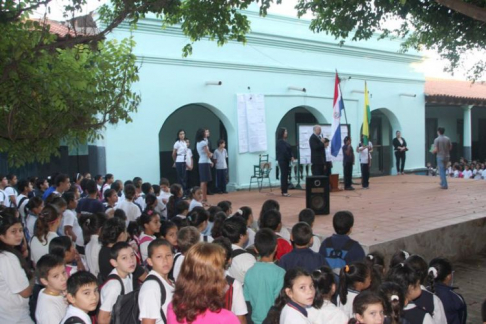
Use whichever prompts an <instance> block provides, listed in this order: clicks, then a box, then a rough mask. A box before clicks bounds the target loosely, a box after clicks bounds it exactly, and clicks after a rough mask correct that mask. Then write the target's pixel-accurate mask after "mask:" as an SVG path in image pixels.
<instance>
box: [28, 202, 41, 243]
mask: <svg viewBox="0 0 486 324" xmlns="http://www.w3.org/2000/svg"><path fill="white" fill-rule="evenodd" d="M43 208H44V200H42V198H41V197H32V198H30V199H29V202H28V203H27V206H26V210H27V216H26V218H25V223H26V227H27V234H26V236H27V237H26V240H27V242H30V240H31V239H32V237H33V236H34V227H35V222H36V221H37V218H38V217H39V214H40V213H41V211H42V209H43Z"/></svg>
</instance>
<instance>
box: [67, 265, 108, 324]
mask: <svg viewBox="0 0 486 324" xmlns="http://www.w3.org/2000/svg"><path fill="white" fill-rule="evenodd" d="M66 298H67V300H68V302H69V307H68V309H67V311H66V315H65V316H64V318H63V319H62V321H61V322H60V324H64V323H65V322H66V321H68V320H70V321H73V320H74V323H77V324H78V323H81V324H92V322H91V318H90V317H89V315H88V313H89V312H92V311H94V310H95V309H96V307H97V306H98V302H99V300H100V293H99V291H98V284H97V281H96V277H95V276H94V275H93V274H91V273H89V272H87V271H78V272H76V273H75V274H73V275H72V276H70V277H69V279H68V282H67V295H66Z"/></svg>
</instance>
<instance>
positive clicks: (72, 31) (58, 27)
mask: <svg viewBox="0 0 486 324" xmlns="http://www.w3.org/2000/svg"><path fill="white" fill-rule="evenodd" d="M32 20H35V21H38V22H39V23H40V24H41V25H42V24H47V25H49V26H50V28H49V32H50V33H51V34H55V35H57V36H58V37H59V38H65V37H66V36H68V35H69V36H70V37H76V36H81V35H95V34H97V33H98V29H97V27H96V23H95V22H94V20H93V18H92V17H91V16H90V15H86V16H82V17H77V18H75V19H72V20H71V22H74V23H75V24H74V26H73V25H72V24H71V22H69V21H64V22H59V21H55V20H49V19H32ZM92 26H95V27H92Z"/></svg>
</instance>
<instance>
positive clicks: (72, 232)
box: [61, 192, 84, 254]
mask: <svg viewBox="0 0 486 324" xmlns="http://www.w3.org/2000/svg"><path fill="white" fill-rule="evenodd" d="M62 197H63V198H64V200H65V201H66V203H67V209H66V211H64V213H63V218H62V225H61V233H63V234H64V235H66V236H69V237H70V238H71V239H72V240H73V242H75V244H76V249H77V250H78V252H80V253H81V252H82V253H81V254H84V238H83V229H82V228H81V226H80V225H79V221H78V216H77V214H76V206H77V205H78V201H77V200H76V198H75V197H74V194H73V193H72V192H66V193H64V194H63V195H62Z"/></svg>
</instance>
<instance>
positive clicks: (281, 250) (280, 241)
mask: <svg viewBox="0 0 486 324" xmlns="http://www.w3.org/2000/svg"><path fill="white" fill-rule="evenodd" d="M292 250H293V248H292V244H290V243H289V241H287V240H286V239H284V238H282V237H278V238H277V253H276V254H275V258H276V259H277V260H280V258H281V257H283V256H284V255H285V254H287V253H289V252H291V251H292Z"/></svg>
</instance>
